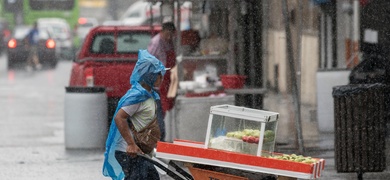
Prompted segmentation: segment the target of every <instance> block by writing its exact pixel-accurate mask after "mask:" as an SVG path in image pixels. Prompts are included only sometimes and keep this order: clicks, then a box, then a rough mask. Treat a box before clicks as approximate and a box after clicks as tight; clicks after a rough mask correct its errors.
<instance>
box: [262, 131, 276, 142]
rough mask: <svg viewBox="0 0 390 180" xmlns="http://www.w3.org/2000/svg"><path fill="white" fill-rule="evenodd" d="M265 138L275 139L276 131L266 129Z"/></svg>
mask: <svg viewBox="0 0 390 180" xmlns="http://www.w3.org/2000/svg"><path fill="white" fill-rule="evenodd" d="M264 138H267V139H270V140H271V141H273V140H274V139H275V132H274V131H272V130H266V131H264Z"/></svg>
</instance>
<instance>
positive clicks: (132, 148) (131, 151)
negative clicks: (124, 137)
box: [126, 144, 144, 158]
mask: <svg viewBox="0 0 390 180" xmlns="http://www.w3.org/2000/svg"><path fill="white" fill-rule="evenodd" d="M126 153H127V154H128V155H129V156H131V157H133V158H134V157H136V156H137V154H144V152H142V151H141V149H140V148H139V147H138V146H137V145H136V144H130V145H128V146H127V148H126Z"/></svg>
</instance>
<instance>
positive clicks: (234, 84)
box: [220, 74, 247, 89]
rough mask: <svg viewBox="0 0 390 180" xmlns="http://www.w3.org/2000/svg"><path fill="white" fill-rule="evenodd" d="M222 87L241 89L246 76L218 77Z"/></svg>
mask: <svg viewBox="0 0 390 180" xmlns="http://www.w3.org/2000/svg"><path fill="white" fill-rule="evenodd" d="M220 78H221V82H222V86H223V87H224V88H225V89H241V88H242V87H244V84H245V79H246V78H247V76H243V75H235V74H232V75H220Z"/></svg>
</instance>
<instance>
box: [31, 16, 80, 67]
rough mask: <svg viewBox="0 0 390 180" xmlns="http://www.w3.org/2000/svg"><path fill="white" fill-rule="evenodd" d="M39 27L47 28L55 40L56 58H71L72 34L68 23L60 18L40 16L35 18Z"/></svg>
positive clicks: (72, 48)
mask: <svg viewBox="0 0 390 180" xmlns="http://www.w3.org/2000/svg"><path fill="white" fill-rule="evenodd" d="M37 23H38V27H39V28H46V29H48V30H49V31H50V32H51V33H52V34H53V35H54V39H55V40H56V42H57V49H56V50H57V52H56V56H57V58H58V59H67V60H70V59H73V57H74V45H73V35H72V31H71V29H70V26H69V24H68V23H67V22H66V20H65V19H61V18H40V19H38V20H37Z"/></svg>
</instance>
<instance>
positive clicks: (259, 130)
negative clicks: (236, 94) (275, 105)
mask: <svg viewBox="0 0 390 180" xmlns="http://www.w3.org/2000/svg"><path fill="white" fill-rule="evenodd" d="M278 119H279V113H277V112H270V111H264V110H258V109H251V108H246V107H240V106H234V105H217V106H212V107H211V108H210V115H209V121H208V126H207V133H206V140H205V145H206V147H207V148H211V149H219V150H226V151H232V152H238V153H243V154H251V155H255V156H272V155H273V152H274V147H275V138H276V130H277V125H278Z"/></svg>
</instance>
